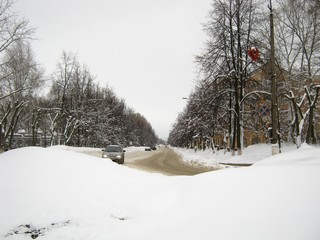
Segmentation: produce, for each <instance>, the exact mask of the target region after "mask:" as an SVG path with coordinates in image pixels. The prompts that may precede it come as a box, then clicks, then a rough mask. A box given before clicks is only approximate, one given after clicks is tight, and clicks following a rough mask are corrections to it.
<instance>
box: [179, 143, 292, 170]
mask: <svg viewBox="0 0 320 240" xmlns="http://www.w3.org/2000/svg"><path fill="white" fill-rule="evenodd" d="M296 148H297V147H296V145H294V144H291V145H284V146H283V147H282V152H283V153H285V152H288V151H293V150H295V149H296ZM174 150H175V152H176V153H178V154H179V155H181V156H182V158H183V160H184V161H185V162H187V163H190V164H200V165H205V166H214V167H215V166H216V165H217V164H240V165H241V164H248V165H250V164H254V163H257V162H259V161H261V160H262V159H265V158H267V157H270V156H271V146H270V145H269V144H256V145H251V146H249V147H247V148H245V149H244V151H243V154H242V155H241V156H237V155H235V156H231V153H230V152H226V151H224V150H223V149H222V150H219V151H217V150H215V151H214V152H213V151H212V149H207V150H204V151H201V150H198V151H194V150H193V149H186V148H174Z"/></svg>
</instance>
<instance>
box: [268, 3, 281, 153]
mask: <svg viewBox="0 0 320 240" xmlns="http://www.w3.org/2000/svg"><path fill="white" fill-rule="evenodd" d="M269 9H270V43H271V49H270V74H271V121H272V136H271V151H272V155H275V154H278V153H279V144H278V101H277V79H276V67H275V47H274V25H273V9H272V0H270V6H269Z"/></svg>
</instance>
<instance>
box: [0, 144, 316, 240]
mask: <svg viewBox="0 0 320 240" xmlns="http://www.w3.org/2000/svg"><path fill="white" fill-rule="evenodd" d="M319 156H320V149H318V148H311V147H308V146H304V147H303V148H302V149H299V150H295V151H291V152H288V153H283V154H281V155H278V156H273V157H270V158H267V159H265V160H262V161H260V162H259V163H257V164H255V165H253V166H251V167H247V168H233V169H225V170H219V171H215V172H210V173H206V174H200V175H196V176H192V177H186V176H184V177H169V176H163V175H160V174H149V173H144V172H140V171H137V170H133V169H129V168H126V167H125V166H119V165H117V164H115V163H113V162H111V161H106V160H104V159H101V158H95V157H90V156H87V155H84V154H81V153H75V152H71V151H65V150H61V149H57V148H48V149H43V148H35V147H30V148H23V149H17V150H13V151H9V152H6V153H3V154H1V155H0V192H1V198H0V213H1V214H0V239H31V237H33V238H37V237H38V238H39V239H94V240H98V239H139V240H141V239H148V240H149V239H219V240H223V239H230V240H231V239H237V240H241V239H245V240H250V239H252V240H253V239H254V240H256V239H259V240H261V239H268V240H269V239H273V240H274V239H279V240H280V239H281V240H283V239H290V240H294V239H299V240H300V239H308V240H310V239H314V240H318V239H320V231H319V227H320V205H319V202H320V188H319V186H318V185H319V182H320V159H319Z"/></svg>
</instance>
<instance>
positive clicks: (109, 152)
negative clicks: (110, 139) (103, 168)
mask: <svg viewBox="0 0 320 240" xmlns="http://www.w3.org/2000/svg"><path fill="white" fill-rule="evenodd" d="M102 151H103V153H102V157H103V158H110V159H111V160H112V161H114V162H117V163H119V164H123V163H124V153H125V151H126V150H124V149H123V148H122V147H121V146H120V145H109V146H107V147H106V148H105V149H103V150H102Z"/></svg>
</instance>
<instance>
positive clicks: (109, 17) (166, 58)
mask: <svg viewBox="0 0 320 240" xmlns="http://www.w3.org/2000/svg"><path fill="white" fill-rule="evenodd" d="M210 3H211V1H210V0H86V1H84V0H18V1H17V3H16V5H15V9H16V11H18V12H19V14H20V16H23V17H25V18H26V19H28V20H29V24H30V26H31V27H35V28H36V29H37V31H36V35H35V37H36V38H37V39H38V40H36V41H34V42H33V43H32V47H33V50H34V53H35V57H36V59H37V61H38V62H39V63H40V64H42V65H43V67H44V68H45V69H46V74H47V75H49V74H51V73H52V72H53V71H54V69H55V66H56V63H57V61H59V60H60V56H61V54H62V51H63V50H65V51H66V52H74V53H76V54H77V55H78V57H79V61H80V63H82V64H86V65H87V66H89V68H90V70H91V73H92V74H94V75H95V76H96V77H97V78H96V81H97V82H99V84H100V86H106V85H108V86H109V87H111V88H112V89H113V90H114V91H115V93H116V94H117V95H118V97H120V98H123V99H125V100H126V103H127V105H128V106H129V107H131V108H133V109H134V110H135V111H136V112H139V113H141V114H142V115H143V116H145V117H146V119H147V120H148V121H149V122H150V123H151V125H152V127H153V128H154V129H155V131H156V134H157V135H158V136H159V137H160V138H162V139H166V138H167V137H168V134H169V130H170V128H171V126H172V124H173V123H174V121H175V119H176V117H177V116H178V113H179V112H181V111H182V110H183V108H184V106H185V105H186V102H185V100H183V99H182V97H187V96H188V95H189V93H190V91H191V90H192V89H193V86H194V83H195V79H196V77H197V74H196V71H197V69H196V65H195V63H194V56H195V55H196V54H199V53H200V52H201V49H203V48H204V44H205V40H206V36H205V34H204V32H203V31H202V23H205V22H206V17H207V15H208V12H209V9H210Z"/></svg>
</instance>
